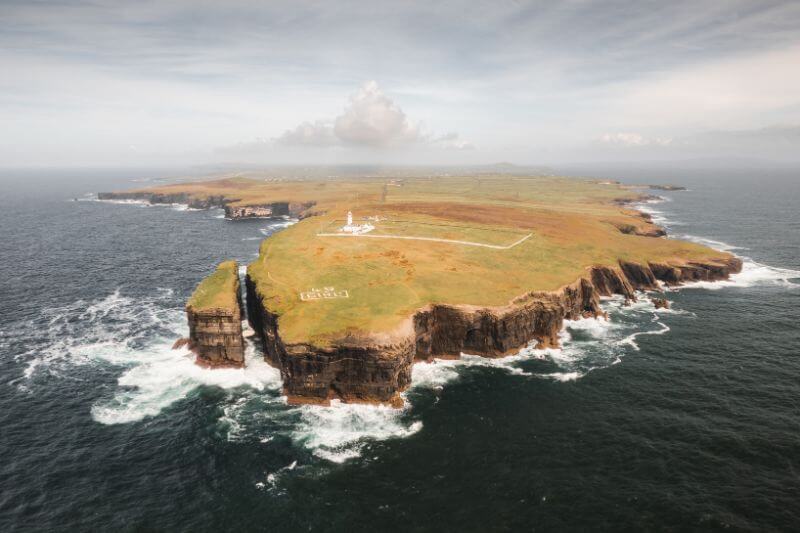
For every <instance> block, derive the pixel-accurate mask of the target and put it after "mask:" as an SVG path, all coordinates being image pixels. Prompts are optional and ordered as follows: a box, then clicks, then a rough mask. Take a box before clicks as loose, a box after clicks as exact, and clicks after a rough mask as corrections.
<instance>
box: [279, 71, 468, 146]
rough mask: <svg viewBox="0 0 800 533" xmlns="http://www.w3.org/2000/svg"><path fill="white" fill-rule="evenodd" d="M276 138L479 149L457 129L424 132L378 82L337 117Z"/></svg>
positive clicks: (301, 141)
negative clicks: (454, 130)
mask: <svg viewBox="0 0 800 533" xmlns="http://www.w3.org/2000/svg"><path fill="white" fill-rule="evenodd" d="M275 141H276V143H278V144H283V145H292V146H322V147H325V146H335V145H339V146H355V147H367V148H386V147H397V146H407V145H412V144H417V145H427V146H431V147H437V148H444V149H448V150H471V149H474V148H475V146H474V145H473V144H472V143H470V142H468V141H465V140H463V139H461V138H460V137H459V135H458V133H456V132H450V133H447V134H445V135H441V136H434V135H431V134H425V133H423V132H422V129H421V127H420V125H419V124H418V123H414V122H412V121H411V120H409V118H408V117H407V116H406V114H405V112H404V111H403V110H402V109H401V108H400V107H399V106H398V105H397V104H395V103H394V101H393V100H392V99H391V98H389V97H388V96H386V94H384V92H383V91H382V90H381V88H380V87H379V86H378V84H377V83H376V82H375V81H369V82H367V83H365V84H364V85H362V86H361V88H360V89H359V90H358V92H356V93H355V94H353V95H352V96H351V97H350V101H349V103H348V104H347V106H346V107H345V108H344V110H343V111H342V113H341V114H340V115H338V116H337V117H335V118H334V119H332V120H316V121H314V122H303V123H302V124H300V125H299V126H297V127H295V128H293V129H290V130H287V131H285V132H284V133H283V134H282V135H281V136H280V137H278V138H277V139H275Z"/></svg>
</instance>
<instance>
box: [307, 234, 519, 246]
mask: <svg viewBox="0 0 800 533" xmlns="http://www.w3.org/2000/svg"><path fill="white" fill-rule="evenodd" d="M532 235H533V233H528V234H527V235H525V236H524V237H522V238H521V239H520V240H518V241H517V242H514V243H511V244H509V245H508V246H500V245H498V244H484V243H482V242H472V241H457V240H454V239H437V238H435V237H407V236H404V235H372V234H361V235H353V234H350V233H317V237H359V238H363V239H404V240H407V241H432V242H446V243H450V244H465V245H467V246H481V247H483V248H492V249H494V250H508V249H510V248H513V247H515V246H516V245H518V244H521V243H523V242H525V241H527V240H528V239H530V238H531V236H532Z"/></svg>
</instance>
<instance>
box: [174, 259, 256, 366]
mask: <svg viewBox="0 0 800 533" xmlns="http://www.w3.org/2000/svg"><path fill="white" fill-rule="evenodd" d="M186 317H187V319H188V321H189V347H190V348H191V349H192V351H194V353H195V354H197V363H198V364H200V365H203V366H211V367H243V366H244V338H243V336H242V299H241V293H240V286H239V266H238V264H237V263H236V262H235V261H226V262H224V263H221V264H220V265H219V266H218V267H217V270H216V271H215V272H214V273H213V274H211V275H210V276H208V277H206V278H205V279H204V280H203V281H201V282H200V284H199V285H198V286H197V288H196V289H195V291H194V293H193V294H192V296H191V298H190V299H189V302H188V303H187V304H186Z"/></svg>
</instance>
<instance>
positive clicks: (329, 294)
mask: <svg viewBox="0 0 800 533" xmlns="http://www.w3.org/2000/svg"><path fill="white" fill-rule="evenodd" d="M334 298H350V293H348V292H347V290H346V289H342V290H338V291H337V290H336V289H334V288H333V287H323V288H322V289H311V290H310V291H306V292H301V293H300V299H301V300H302V301H304V302H309V301H313V300H332V299H334Z"/></svg>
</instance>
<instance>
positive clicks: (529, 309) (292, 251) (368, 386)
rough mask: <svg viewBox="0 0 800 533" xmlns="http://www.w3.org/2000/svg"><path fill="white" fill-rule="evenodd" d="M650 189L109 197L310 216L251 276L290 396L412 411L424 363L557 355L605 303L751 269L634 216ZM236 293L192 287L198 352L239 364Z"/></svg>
mask: <svg viewBox="0 0 800 533" xmlns="http://www.w3.org/2000/svg"><path fill="white" fill-rule="evenodd" d="M646 188H647V186H644V187H641V188H632V187H630V186H624V185H621V184H619V183H617V182H611V181H603V182H599V181H592V180H582V179H572V178H565V177H556V176H549V175H548V176H529V175H518V176H517V175H491V174H476V175H459V176H448V175H430V176H384V175H378V176H364V177H358V178H355V177H354V178H309V179H301V178H297V179H287V180H281V181H275V180H267V179H264V178H257V177H236V178H225V179H217V180H210V181H200V182H194V183H176V184H170V185H164V186H159V187H154V188H148V189H140V190H135V191H127V192H125V191H123V192H116V193H107V194H104V195H102V196H100V197H101V198H107V199H139V200H145V201H149V202H153V203H159V202H167V203H174V202H181V203H187V204H189V205H192V206H196V207H197V206H199V207H203V206H205V207H210V206H213V207H221V208H224V209H225V210H226V213H230V215H231V216H230V218H237V217H238V216H240V214H241V216H248V215H247V213H261V214H262V215H264V216H289V217H293V218H296V219H298V221H299V222H298V223H296V224H294V225H292V226H290V227H289V228H287V229H286V230H283V231H281V232H279V233H276V234H275V235H272V236H271V237H269V238H267V239H265V240H264V241H263V242H262V244H261V246H260V251H259V256H258V258H257V259H256V260H255V261H253V262H252V263H250V264H249V265H248V267H247V273H246V275H245V276H244V285H245V293H246V294H245V307H246V315H247V320H248V321H249V323H250V325H251V326H252V328H253V330H254V331H255V333H256V335H257V336H258V339H259V342H260V343H261V345H262V347H263V352H264V357H265V359H266V361H267V362H269V363H270V364H271V365H274V366H275V367H276V368H278V369H280V372H281V376H282V378H283V384H284V393H285V395H286V397H287V398H288V402H289V403H310V404H323V405H324V404H328V403H329V402H330V401H331V400H333V399H338V400H341V401H344V402H366V403H380V404H389V405H393V406H401V405H402V404H403V399H402V397H401V396H400V393H401V392H402V391H403V390H405V389H406V388H407V387H408V386H409V384H410V382H411V367H412V365H413V363H414V362H415V361H419V360H423V361H424V360H431V359H433V358H457V357H459V356H460V354H462V353H469V354H474V355H481V356H485V357H503V356H506V355H509V354H513V353H515V352H517V351H518V350H520V349H521V348H523V347H525V346H528V345H529V344H530V343H536V345H537V346H538V347H556V346H558V345H559V331H560V330H561V328H562V324H563V321H564V320H565V319H577V318H581V317H601V316H603V314H604V313H603V309H602V307H601V300H600V298H601V297H605V296H612V295H622V296H623V297H624V298H626V299H627V300H629V301H633V300H636V298H637V291H653V290H657V289H659V288H660V285H661V284H666V285H679V284H681V283H684V282H686V281H696V280H707V281H714V280H720V279H725V278H727V277H728V276H730V275H731V274H732V273H736V272H739V271H740V270H741V266H742V263H741V261H740V260H739V259H738V258H736V257H735V256H733V255H731V254H730V253H727V252H722V251H718V250H714V249H711V248H708V247H705V246H702V245H699V244H695V243H691V242H685V241H680V240H676V239H670V238H666V237H665V234H666V232H665V231H664V229H663V228H660V227H658V226H657V225H655V224H654V223H653V221H652V219H651V218H650V217H649V216H648V215H647V214H645V213H642V212H640V211H638V210H637V209H636V208H635V203H636V202H640V201H644V200H646V199H648V198H652V197H650V196H648V195H646V194H643V192H642V189H646ZM276 206H280V207H276ZM267 209H269V214H267V213H268V212H267V211H266V210H267ZM259 210H261V211H259ZM220 268H222V267H220ZM225 268H226V269H227V270H226V272H227V274H225V276H226V280H228V281H225V282H224V283H225V284H226V286H227V287H231V286H232V285H231V284H232V281H230V279H231V276H232V273H233V272H234V270H235V268H234V269H232V268H231V267H229V266H227V267H225ZM218 275H219V270H218V271H217V273H215V274H214V275H213V276H212V277H214V276H218ZM233 277H236V280H237V282H238V276H233ZM206 283H208V280H206V281H204V282H203V283H201V285H200V287H198V291H200V289H201V288H203V287H204V286H205V285H206ZM220 283H221V281H214V282H213V284H214V285H215V286H218V285H219V284H220ZM212 292H213V291H212ZM224 292H225V294H226V296H225V299H226V302H227V303H226V304H225V305H220V306H218V305H217V304H216V303H213V304H210V303H207V302H206V300H207V299H208V298H210V297H207V296H206V297H199V298H198V297H197V296H198V294H197V293H196V294H195V295H194V296H193V297H192V300H190V302H189V305H188V306H187V312H188V317H189V321H190V327H194V330H193V331H195V333H194V337H192V344H193V345H194V346H195V347H196V348H195V350H196V351H197V353H198V359H199V360H201V362H211V364H212V365H215V366H216V365H217V364H218V362H220V361H227V360H234V361H239V362H241V361H243V359H242V360H240V359H237V357H238V352H236V349H235V347H236V346H237V345H236V343H234V342H232V341H231V338H229V337H226V335H231V336H232V337H235V336H236V335H237V333H236V332H235V331H233V330H229V329H227V326H226V325H228V324H230V322H225V320H229V321H235V319H236V316H237V315H236V309H238V304H234V303H233V301H234V297H233V296H232V293H231V291H230V290H228V291H224ZM236 293H237V294H238V291H236ZM202 294H210V293H209V292H202ZM217 294H218V295H219V293H217ZM199 302H202V305H201V304H200V303H199ZM204 309H205V310H208V309H213V310H214V311H213V313H211V314H210V315H209V314H206V315H203V314H202V313H201V310H204ZM226 313H230V314H226ZM212 315H213V316H214V317H215V318H213V319H207V318H205V317H209V316H212ZM223 316H224V317H225V318H223ZM198 317H199V318H198ZM198 320H199V321H198ZM208 320H211V322H213V323H214V324H219V325H220V328H219V333H214V332H212V329H213V328H211V327H209V326H207V324H210V323H211V322H208ZM193 321H197V322H196V323H195V325H194V326H192V322H193ZM223 326H224V327H223ZM214 327H216V326H214ZM214 331H216V330H214ZM205 335H210V336H209V337H204V336H205ZM214 335H218V337H216V338H213V337H214ZM238 335H239V337H241V332H239V333H238ZM203 338H205V339H206V340H202V339H203ZM228 342H231V344H230V346H231V348H232V349H231V350H230V353H232V354H233V357H231V356H229V355H228V351H227V346H228V344H227V343H228ZM237 342H239V341H237ZM223 346H225V347H226V348H225V350H222V348H221V347H223ZM223 352H224V353H223ZM200 354H204V355H202V356H201V355H200Z"/></svg>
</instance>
